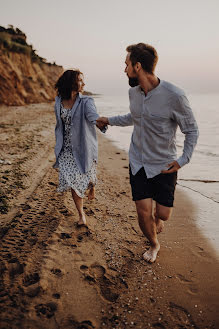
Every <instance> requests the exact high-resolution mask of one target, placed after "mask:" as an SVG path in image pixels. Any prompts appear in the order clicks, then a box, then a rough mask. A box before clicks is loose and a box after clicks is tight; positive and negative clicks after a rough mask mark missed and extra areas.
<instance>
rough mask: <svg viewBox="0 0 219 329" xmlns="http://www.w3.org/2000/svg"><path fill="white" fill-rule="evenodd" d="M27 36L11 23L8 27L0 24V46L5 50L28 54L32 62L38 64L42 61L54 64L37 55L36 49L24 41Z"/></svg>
mask: <svg viewBox="0 0 219 329" xmlns="http://www.w3.org/2000/svg"><path fill="white" fill-rule="evenodd" d="M26 39H27V37H26V35H25V33H24V32H22V31H21V30H20V29H18V28H14V27H13V25H8V28H5V27H3V26H0V48H1V49H2V50H3V51H5V52H15V53H19V54H26V55H28V56H30V58H31V60H32V61H33V62H37V63H38V64H40V63H44V64H48V65H54V66H56V63H55V62H54V63H47V61H46V59H45V58H43V57H40V56H39V55H37V53H36V50H35V49H33V46H32V45H29V44H28V43H27V41H26Z"/></svg>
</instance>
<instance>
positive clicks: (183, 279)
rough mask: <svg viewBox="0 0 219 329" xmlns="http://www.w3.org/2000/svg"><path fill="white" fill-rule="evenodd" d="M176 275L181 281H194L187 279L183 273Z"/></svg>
mask: <svg viewBox="0 0 219 329" xmlns="http://www.w3.org/2000/svg"><path fill="white" fill-rule="evenodd" d="M176 277H177V278H178V279H179V281H181V282H183V283H187V282H192V281H191V280H189V279H186V278H185V277H184V276H183V275H182V274H177V276H176Z"/></svg>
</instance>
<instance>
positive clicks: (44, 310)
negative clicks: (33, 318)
mask: <svg viewBox="0 0 219 329" xmlns="http://www.w3.org/2000/svg"><path fill="white" fill-rule="evenodd" d="M35 309H36V314H37V315H38V316H44V317H47V318H48V319H49V318H51V317H52V316H54V314H55V312H56V310H57V304H56V303H53V302H50V303H46V304H38V305H36V306H35Z"/></svg>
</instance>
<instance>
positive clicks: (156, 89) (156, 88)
mask: <svg viewBox="0 0 219 329" xmlns="http://www.w3.org/2000/svg"><path fill="white" fill-rule="evenodd" d="M158 80H159V85H157V86H156V87H155V88H153V89H152V90H150V91H149V92H148V93H147V95H145V93H144V91H143V89H141V87H140V85H139V86H138V89H139V91H140V93H141V94H142V95H144V96H145V97H149V96H152V95H153V94H154V93H156V92H157V91H158V90H159V89H160V87H161V85H162V84H163V80H160V79H159V78H158Z"/></svg>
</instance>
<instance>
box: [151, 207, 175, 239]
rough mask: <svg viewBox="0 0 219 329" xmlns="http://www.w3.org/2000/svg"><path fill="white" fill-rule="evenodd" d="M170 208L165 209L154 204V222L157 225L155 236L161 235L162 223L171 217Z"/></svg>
mask: <svg viewBox="0 0 219 329" xmlns="http://www.w3.org/2000/svg"><path fill="white" fill-rule="evenodd" d="M171 213H172V208H170V207H165V206H162V205H161V204H159V203H158V202H156V211H155V214H154V217H155V222H156V225H157V234H159V233H161V232H162V231H163V229H164V221H166V220H168V219H169V218H170V216H171Z"/></svg>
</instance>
